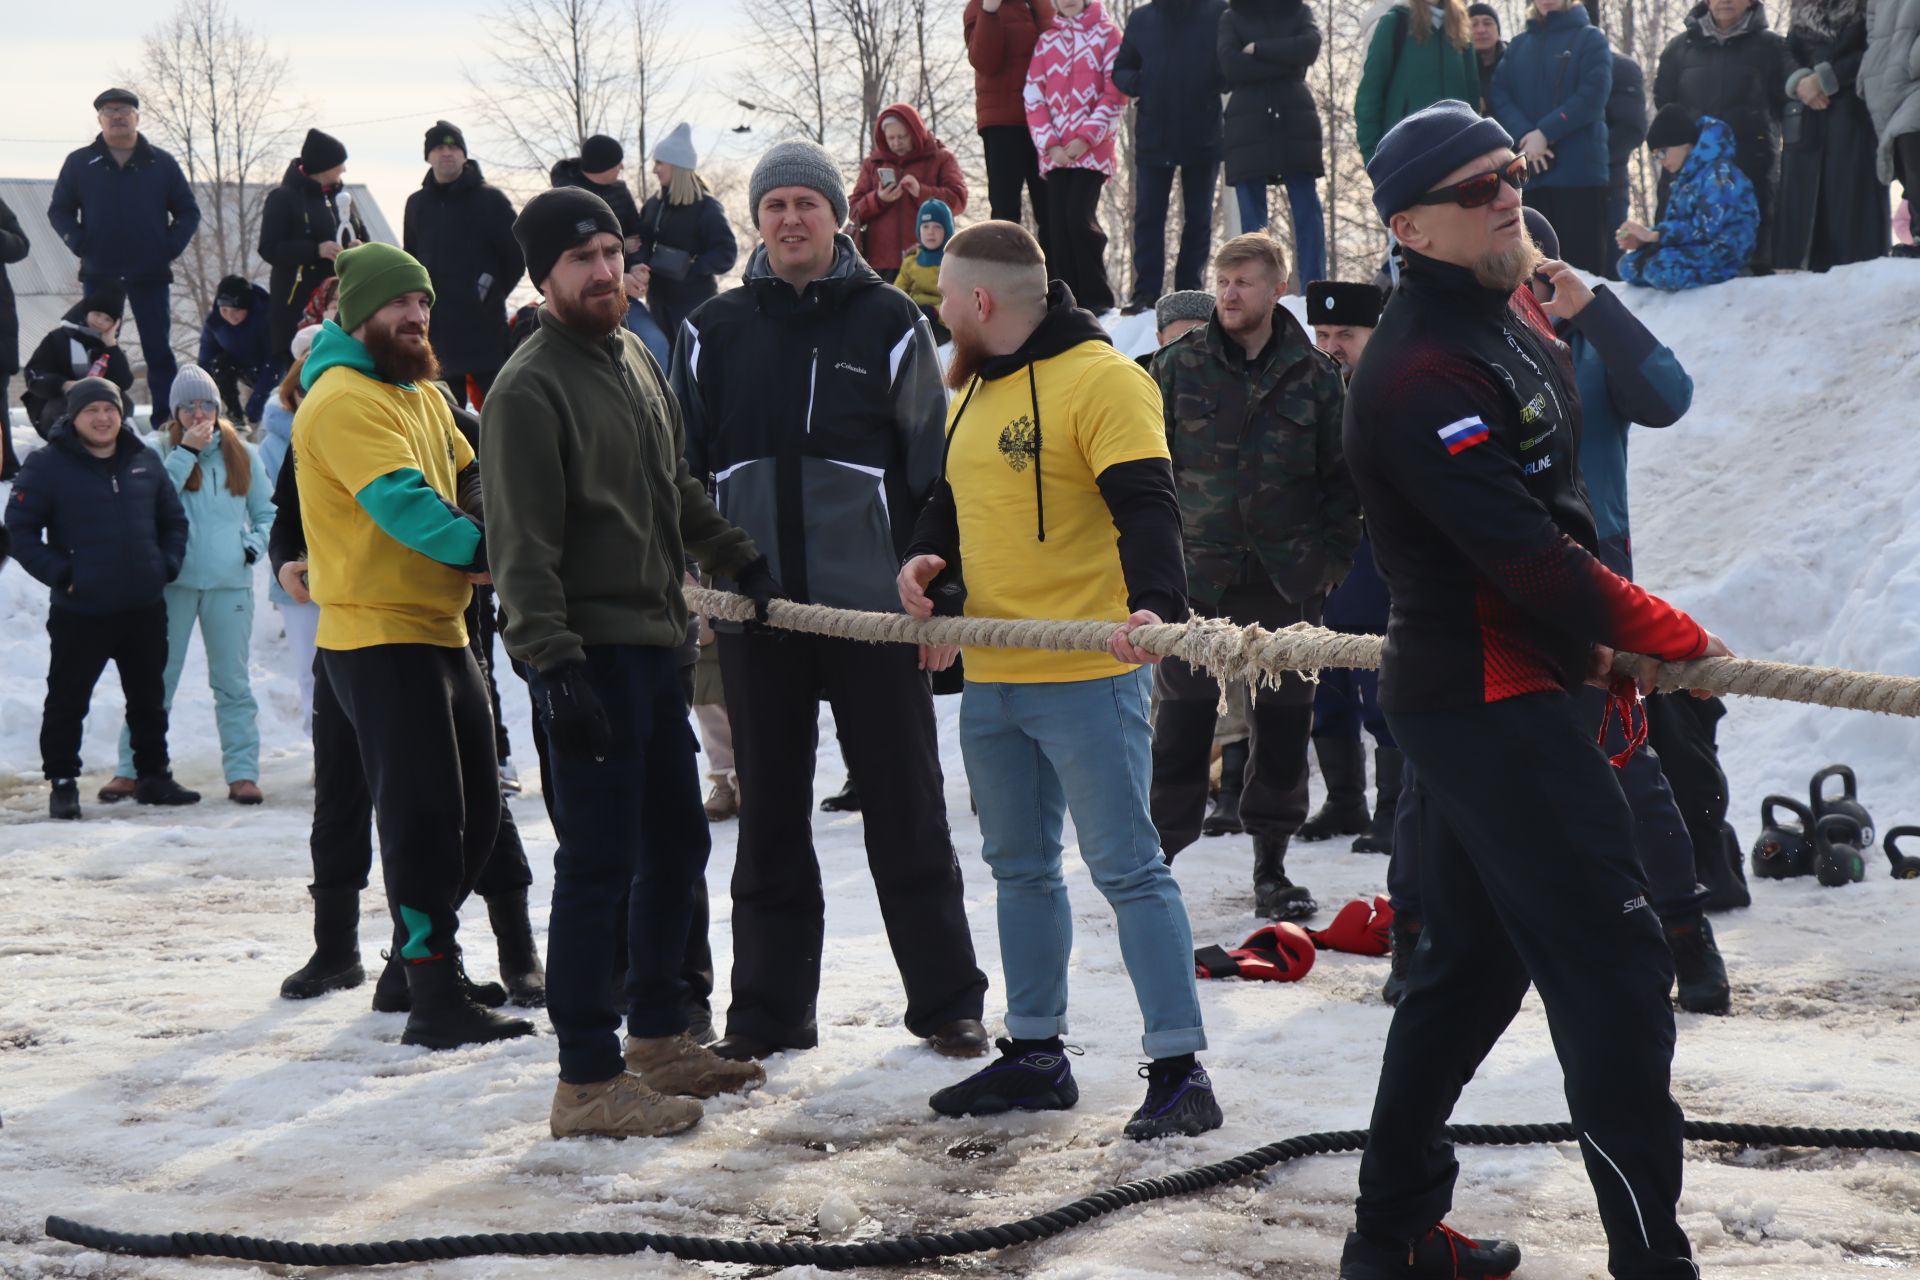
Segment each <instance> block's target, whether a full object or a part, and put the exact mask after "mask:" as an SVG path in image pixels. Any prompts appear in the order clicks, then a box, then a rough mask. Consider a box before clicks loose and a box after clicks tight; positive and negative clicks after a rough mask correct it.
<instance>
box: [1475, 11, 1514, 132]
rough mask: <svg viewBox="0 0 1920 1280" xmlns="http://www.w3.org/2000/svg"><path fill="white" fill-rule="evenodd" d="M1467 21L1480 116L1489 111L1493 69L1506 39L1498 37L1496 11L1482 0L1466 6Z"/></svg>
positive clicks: (1498, 61)
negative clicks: (1477, 70) (1476, 71)
mask: <svg viewBox="0 0 1920 1280" xmlns="http://www.w3.org/2000/svg"><path fill="white" fill-rule="evenodd" d="M1467 21H1468V22H1469V23H1470V24H1471V26H1472V32H1473V36H1472V38H1473V60H1474V62H1475V64H1477V65H1478V66H1479V68H1480V101H1479V103H1478V104H1477V105H1478V106H1479V108H1480V114H1481V115H1483V116H1486V115H1492V114H1493V73H1494V72H1495V71H1496V70H1498V69H1499V67H1500V59H1502V58H1504V57H1506V56H1507V42H1506V41H1505V40H1502V39H1501V38H1500V11H1499V10H1498V9H1496V8H1494V7H1493V6H1492V5H1490V4H1487V3H1485V0H1476V3H1474V4H1470V5H1468V6H1467Z"/></svg>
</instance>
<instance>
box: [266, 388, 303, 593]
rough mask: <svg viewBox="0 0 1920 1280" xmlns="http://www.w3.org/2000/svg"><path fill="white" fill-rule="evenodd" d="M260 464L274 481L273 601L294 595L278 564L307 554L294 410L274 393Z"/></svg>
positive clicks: (270, 551)
mask: <svg viewBox="0 0 1920 1280" xmlns="http://www.w3.org/2000/svg"><path fill="white" fill-rule="evenodd" d="M260 430H261V433H262V439H261V441H260V465H261V466H262V467H263V468H265V469H266V473H267V479H268V480H269V481H271V482H272V484H273V524H272V525H270V526H269V527H268V529H267V568H268V570H269V572H268V574H267V599H268V600H270V601H272V602H273V603H274V604H276V605H282V604H292V603H294V599H293V597H292V596H290V595H288V594H287V590H286V588H285V587H283V586H281V585H280V566H281V565H283V564H285V563H287V562H288V561H289V560H304V559H306V558H307V547H306V542H307V537H306V531H305V530H304V529H302V528H301V527H300V484H299V481H298V480H297V479H296V478H295V468H294V465H293V410H291V409H289V408H287V407H286V406H285V405H283V404H281V403H280V397H279V396H275V397H274V398H273V399H271V400H269V401H268V402H267V411H266V413H265V414H264V415H263V416H262V417H261V419H260Z"/></svg>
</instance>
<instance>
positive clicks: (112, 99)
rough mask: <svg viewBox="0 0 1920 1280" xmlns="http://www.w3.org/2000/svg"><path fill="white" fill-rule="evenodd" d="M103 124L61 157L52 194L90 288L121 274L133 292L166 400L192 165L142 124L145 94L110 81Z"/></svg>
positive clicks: (152, 384)
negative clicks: (150, 136)
mask: <svg viewBox="0 0 1920 1280" xmlns="http://www.w3.org/2000/svg"><path fill="white" fill-rule="evenodd" d="M93 109H94V111H95V112H96V113H97V115H98V116H99V120H100V132H99V133H98V134H97V135H95V137H94V139H93V142H92V143H91V144H90V145H88V146H84V147H82V148H80V149H79V150H78V151H75V152H73V153H72V154H71V155H69V156H68V157H67V159H66V163H64V164H62V165H61V166H60V177H59V179H58V180H57V181H55V182H54V184H53V198H52V199H51V200H49V201H48V202H47V218H48V220H49V221H50V222H52V223H53V229H54V230H55V231H56V232H58V233H59V235H60V238H61V239H62V240H63V241H65V242H66V246H67V248H69V249H71V250H73V253H74V256H75V257H77V258H79V259H80V287H81V288H83V289H88V290H91V289H92V288H93V287H94V286H95V285H98V284H106V283H108V282H112V283H113V284H116V285H118V286H120V287H121V288H122V289H123V290H125V291H126V295H127V301H128V302H129V303H131V304H132V306H133V322H134V324H135V325H136V326H137V327H138V328H139V330H140V350H141V352H142V353H143V354H144V355H145V356H146V360H147V392H148V395H149V397H150V398H151V399H152V401H153V403H155V404H166V403H168V398H169V396H170V395H171V393H172V390H173V375H174V371H175V370H176V369H177V368H178V367H179V366H178V363H177V362H176V361H175V360H174V356H173V345H172V338H173V290H172V284H173V260H174V259H175V258H177V257H179V256H180V255H181V254H183V253H185V252H186V250H187V244H188V242H189V241H191V240H192V239H193V233H194V231H195V230H196V229H197V228H198V227H199V226H200V206H199V204H198V203H197V202H196V201H195V200H194V198H193V188H192V187H190V186H188V185H187V176H186V174H184V173H182V172H181V171H180V165H179V164H178V163H177V162H176V161H175V160H174V158H173V157H172V156H170V155H168V154H167V153H166V152H164V151H162V150H160V149H159V148H158V147H155V146H154V145H153V144H152V143H150V142H148V141H147V139H146V137H145V136H144V135H143V134H141V132H140V99H139V98H138V97H136V96H135V95H134V94H133V93H131V92H129V91H128V90H126V89H108V90H107V91H105V92H104V93H102V94H100V95H99V96H98V97H96V98H95V99H94V100H93Z"/></svg>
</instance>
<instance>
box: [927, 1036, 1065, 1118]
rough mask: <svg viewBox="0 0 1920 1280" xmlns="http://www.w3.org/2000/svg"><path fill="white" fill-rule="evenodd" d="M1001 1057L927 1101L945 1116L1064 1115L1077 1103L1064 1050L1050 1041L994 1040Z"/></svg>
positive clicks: (1056, 1042)
mask: <svg viewBox="0 0 1920 1280" xmlns="http://www.w3.org/2000/svg"><path fill="white" fill-rule="evenodd" d="M994 1046H995V1047H996V1048H998V1049H999V1050H1000V1057H999V1058H998V1059H996V1060H995V1061H993V1062H990V1063H988V1064H987V1065H986V1066H984V1067H982V1068H980V1070H978V1071H976V1072H974V1073H973V1074H972V1075H970V1076H968V1077H967V1078H966V1079H965V1080H962V1081H961V1082H960V1083H958V1084H950V1085H948V1086H947V1087H946V1088H944V1089H942V1090H940V1091H939V1092H938V1093H936V1094H934V1095H933V1096H932V1097H931V1098H928V1099H927V1105H928V1106H930V1107H932V1108H933V1109H934V1110H935V1111H938V1112H939V1113H940V1114H941V1115H943V1116H993V1115H999V1114H1000V1113H1001V1112H1003V1111H1066V1110H1068V1109H1069V1108H1071V1107H1072V1106H1073V1104H1074V1103H1076V1102H1078V1101H1080V1086H1079V1085H1077V1084H1075V1083H1074V1082H1073V1067H1072V1066H1071V1065H1069V1063H1068V1062H1067V1049H1066V1046H1064V1045H1062V1044H1061V1043H1060V1040H1059V1038H1058V1037H1055V1038H1054V1039H1052V1040H996V1041H994Z"/></svg>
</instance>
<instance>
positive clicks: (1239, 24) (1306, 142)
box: [1215, 0, 1327, 186]
mask: <svg viewBox="0 0 1920 1280" xmlns="http://www.w3.org/2000/svg"><path fill="white" fill-rule="evenodd" d="M1215 43H1216V46H1217V48H1216V52H1217V53H1218V55H1219V59H1220V70H1221V73H1222V75H1223V76H1224V77H1225V78H1226V85H1227V89H1228V91H1229V92H1231V93H1232V95H1233V96H1232V97H1231V98H1229V99H1228V100H1227V114H1226V127H1225V130H1224V135H1223V143H1224V151H1225V153H1226V162H1227V185H1228V186H1234V185H1237V184H1238V183H1242V182H1255V181H1259V180H1261V179H1266V180H1268V181H1271V180H1272V179H1274V178H1278V177H1281V176H1283V175H1284V176H1287V177H1308V178H1317V177H1319V176H1320V175H1322V174H1323V173H1325V172H1326V171H1327V170H1326V159H1325V157H1324V155H1323V153H1322V151H1321V139H1320V108H1319V107H1318V105H1316V104H1315V102H1314V100H1313V91H1312V90H1310V89H1308V88H1307V69H1308V68H1309V67H1311V66H1312V65H1313V64H1314V63H1315V62H1316V61H1318V60H1319V57H1320V25H1319V23H1317V22H1315V21H1314V17H1313V9H1312V8H1311V7H1310V6H1309V5H1307V4H1306V3H1305V0H1232V7H1231V8H1229V9H1228V10H1227V12H1225V13H1223V14H1221V15H1220V29H1219V35H1218V39H1217V40H1216V42H1215ZM1248 45H1252V46H1253V52H1252V53H1248V52H1247V51H1246V49H1247V46H1248Z"/></svg>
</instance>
